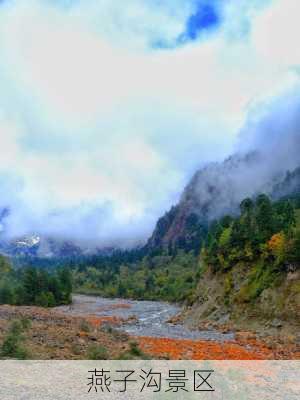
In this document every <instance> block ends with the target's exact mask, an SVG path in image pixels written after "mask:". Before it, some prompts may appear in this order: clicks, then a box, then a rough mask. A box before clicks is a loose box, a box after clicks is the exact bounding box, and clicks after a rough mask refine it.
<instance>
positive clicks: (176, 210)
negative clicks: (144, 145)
mask: <svg viewBox="0 0 300 400" xmlns="http://www.w3.org/2000/svg"><path fill="white" fill-rule="evenodd" d="M259 193H266V194H268V195H269V196H270V197H271V198H273V199H279V198H281V197H284V196H291V195H296V194H299V193H300V167H299V168H296V169H295V170H294V171H292V172H290V171H282V170H281V171H280V170H278V169H277V170H275V171H274V172H273V171H272V170H270V169H268V168H266V166H265V165H264V159H263V156H262V155H261V154H260V153H258V152H252V153H249V154H246V155H243V156H241V155H234V156H232V157H230V158H228V159H226V160H225V161H224V162H222V163H212V164H209V165H208V166H207V167H205V168H203V169H200V170H198V171H197V172H196V173H195V174H194V176H193V177H192V179H191V181H190V182H189V184H188V185H187V186H186V188H185V189H184V191H183V194H182V196H181V199H180V201H179V203H178V204H177V205H175V206H173V207H172V208H171V209H170V211H168V212H167V213H166V214H165V215H164V216H163V217H161V218H160V219H159V220H158V222H157V224H156V227H155V229H154V232H153V234H152V236H151V237H150V239H149V240H148V243H147V248H148V249H149V250H152V251H153V250H155V249H157V248H159V249H169V250H170V249H176V248H182V249H185V250H191V249H195V250H197V249H199V248H200V244H201V242H202V240H203V238H205V235H206V232H207V229H208V226H209V223H210V222H212V221H213V220H216V219H219V218H221V217H223V216H225V215H237V213H238V212H239V205H240V203H241V201H242V200H243V199H245V198H247V197H250V198H253V197H255V196H256V195H257V194H259Z"/></svg>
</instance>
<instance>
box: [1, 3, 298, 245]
mask: <svg viewBox="0 0 300 400" xmlns="http://www.w3.org/2000/svg"><path fill="white" fill-rule="evenodd" d="M299 11H300V6H299V2H298V1H297V0H273V1H272V0H268V1H261V0H260V1H259V0H241V1H239V2H237V1H234V0H227V1H225V0H224V1H221V0H216V1H207V0H200V1H195V0H164V1H158V0H122V2H112V1H111V0H103V1H101V2H99V1H96V0H69V1H62V0H56V1H50V0H18V1H16V0H6V1H4V2H2V5H1V7H0V59H1V63H0V85H1V93H0V147H1V149H2V150H1V152H2V153H1V154H2V156H1V160H0V187H2V192H1V193H2V195H1V196H0V207H5V206H7V205H9V206H10V208H11V214H10V216H9V217H8V218H7V219H6V226H5V232H6V233H7V234H9V235H10V236H18V235H23V234H26V233H29V232H32V231H34V232H41V233H44V234H48V235H61V236H66V237H71V238H75V239H76V238H77V239H80V240H81V239H83V238H86V239H88V240H92V239H94V240H95V241H96V242H97V243H103V244H107V243H111V241H113V242H114V241H115V242H124V243H126V244H130V243H133V242H136V241H137V240H140V239H145V238H146V237H147V236H148V235H149V234H150V233H151V230H152V229H153V226H154V224H155V222H156V220H157V218H158V217H159V216H160V215H161V214H162V213H164V212H165V211H166V210H167V209H168V208H169V207H170V205H171V204H173V203H175V202H176V201H177V200H178V199H179V196H180V193H181V191H182V189H183V187H184V185H185V184H186V183H187V182H188V180H189V179H190V177H191V176H192V174H193V172H194V171H195V169H196V168H198V167H201V166H203V165H205V164H206V163H208V162H210V161H215V160H222V159H223V158H224V157H226V156H227V155H229V154H230V153H231V152H232V151H234V150H235V149H236V146H237V142H238V138H239V135H240V131H241V129H242V128H243V126H244V124H245V122H246V121H247V120H248V117H249V112H250V111H251V112H252V110H253V109H256V108H257V107H258V106H257V105H258V104H259V105H260V106H259V109H260V110H263V109H264V108H268V104H269V103H270V102H271V101H273V100H274V99H276V98H278V97H280V96H282V95H284V94H285V93H286V92H287V91H289V90H291V89H292V88H294V87H296V85H298V82H299V74H298V72H297V71H298V70H297V66H299V64H300V55H299V52H298V51H296V50H295V49H297V48H298V43H297V38H298V37H299V27H298V26H299V24H298V20H297V16H298V15H299ZM251 115H252V114H251Z"/></svg>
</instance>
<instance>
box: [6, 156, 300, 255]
mask: <svg viewBox="0 0 300 400" xmlns="http://www.w3.org/2000/svg"><path fill="white" fill-rule="evenodd" d="M262 166H263V156H262V155H261V154H260V153H258V152H252V153H249V154H246V155H238V154H237V155H234V156H231V157H229V158H228V159H226V160H225V161H224V162H222V163H211V164H209V165H207V166H206V167H204V168H202V169H200V170H198V171H196V173H195V174H194V176H193V177H192V179H191V181H190V182H189V183H188V185H187V186H186V188H185V189H184V191H183V193H182V196H181V199H180V201H179V203H178V204H177V205H175V206H172V207H171V209H170V210H169V211H168V212H166V213H165V215H163V216H162V217H161V218H159V219H158V221H157V224H156V226H155V229H154V231H153V233H152V235H151V237H150V238H149V239H148V241H147V243H146V245H145V248H144V249H145V253H149V252H153V251H154V252H155V251H156V250H161V249H166V250H169V251H173V250H174V249H178V248H179V249H184V250H186V251H190V250H195V251H197V250H199V249H200V247H201V242H202V240H203V239H205V237H206V235H207V231H208V227H209V223H210V222H211V221H213V220H215V219H218V218H220V217H222V216H224V215H228V214H230V215H236V214H237V213H238V212H239V205H240V202H241V201H242V200H243V199H244V198H246V197H254V196H256V195H257V194H259V193H266V194H268V195H269V196H270V197H271V198H272V199H275V200H276V199H279V198H281V197H285V196H293V195H299V194H300V166H299V167H298V168H295V169H294V170H292V171H284V172H278V171H277V172H276V173H274V174H270V173H269V172H268V173H267V172H266V171H265V170H264V168H263V167H262ZM8 212H9V211H8V210H7V209H5V210H4V211H3V212H2V214H1V220H2V219H4V218H5V217H6V215H7V214H8ZM114 250H115V248H101V246H98V247H97V246H91V247H89V246H88V245H86V244H85V245H78V244H76V243H74V242H73V241H72V240H64V239H58V238H48V237H44V236H43V235H39V234H38V233H33V234H29V235H26V236H24V237H20V238H16V239H14V240H10V241H5V240H2V241H0V251H1V253H2V254H5V255H8V256H13V257H19V256H20V257H22V256H24V257H26V256H29V257H40V258H76V257H82V256H90V255H103V254H106V255H107V254H110V253H112V252H113V251H114Z"/></svg>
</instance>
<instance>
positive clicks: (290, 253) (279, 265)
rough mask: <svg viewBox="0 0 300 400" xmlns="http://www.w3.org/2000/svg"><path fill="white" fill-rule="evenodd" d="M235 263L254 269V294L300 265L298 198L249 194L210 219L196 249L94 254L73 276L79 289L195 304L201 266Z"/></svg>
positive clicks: (228, 266) (223, 266)
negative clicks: (235, 209)
mask: <svg viewBox="0 0 300 400" xmlns="http://www.w3.org/2000/svg"><path fill="white" fill-rule="evenodd" d="M236 265H240V267H241V269H242V268H244V267H245V266H247V265H248V266H249V269H250V268H252V270H253V275H251V277H250V280H251V279H252V280H253V285H252V286H251V291H252V292H251V293H252V294H251V296H252V295H253V297H255V296H257V295H259V293H261V291H262V290H263V289H264V288H266V287H267V286H268V285H270V284H272V283H273V281H274V279H276V277H277V276H278V274H280V273H284V272H287V271H292V270H295V269H298V268H299V265H300V210H299V199H298V198H294V199H284V200H281V201H277V202H272V201H271V200H270V198H269V197H268V196H266V195H264V194H262V195H260V196H258V197H257V198H256V199H254V200H253V199H250V198H248V199H245V200H244V201H242V203H241V205H240V215H239V216H238V217H232V216H225V217H223V218H222V219H220V220H219V221H215V222H214V223H212V224H211V226H210V229H209V231H208V233H207V237H206V240H205V244H204V245H203V247H202V249H200V248H199V249H198V253H196V254H195V252H194V251H190V252H185V251H183V250H177V251H176V252H175V253H174V251H172V252H168V251H167V250H161V249H160V250H159V251H158V250H157V251H156V253H154V252H152V254H148V255H145V256H144V257H142V258H141V257H136V258H135V259H134V260H132V259H130V258H126V257H125V258H122V253H119V254H118V255H116V256H115V257H110V258H106V259H104V258H103V257H102V258H101V257H100V258H99V257H95V258H93V259H90V260H89V262H88V263H81V264H79V265H77V267H75V268H74V272H73V278H74V287H75V290H77V291H79V292H81V293H89V294H99V295H102V296H109V297H129V298H134V299H146V300H167V301H177V302H186V303H192V302H193V299H194V295H195V289H196V287H197V284H198V282H199V277H200V276H201V274H202V272H203V269H205V268H208V267H209V268H211V270H212V271H213V272H215V273H216V272H218V271H220V272H228V271H230V269H231V268H232V267H234V266H236ZM228 287H229V290H230V282H229V286H228Z"/></svg>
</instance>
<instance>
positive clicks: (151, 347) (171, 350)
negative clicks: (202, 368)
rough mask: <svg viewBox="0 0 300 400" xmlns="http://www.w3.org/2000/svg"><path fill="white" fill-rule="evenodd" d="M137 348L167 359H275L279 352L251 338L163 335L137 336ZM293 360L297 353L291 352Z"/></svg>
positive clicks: (287, 356) (299, 356)
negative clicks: (224, 339) (204, 338)
mask: <svg viewBox="0 0 300 400" xmlns="http://www.w3.org/2000/svg"><path fill="white" fill-rule="evenodd" d="M136 340H137V341H138V342H139V346H140V348H141V349H142V350H143V351H144V352H145V353H150V354H152V355H153V356H156V357H159V358H161V357H167V358H169V359H171V360H268V359H276V358H279V355H278V354H276V353H275V352H274V351H272V350H271V349H269V348H268V347H267V346H266V345H264V344H263V343H258V342H256V341H251V342H250V343H247V344H246V343H243V344H240V343H238V342H223V343H221V342H214V341H195V340H177V339H167V338H152V337H139V338H138V337H137V338H136ZM290 357H291V355H290V354H289V353H287V354H281V357H280V358H290ZM292 358H293V359H298V358H300V354H299V353H296V354H293V357H292Z"/></svg>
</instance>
